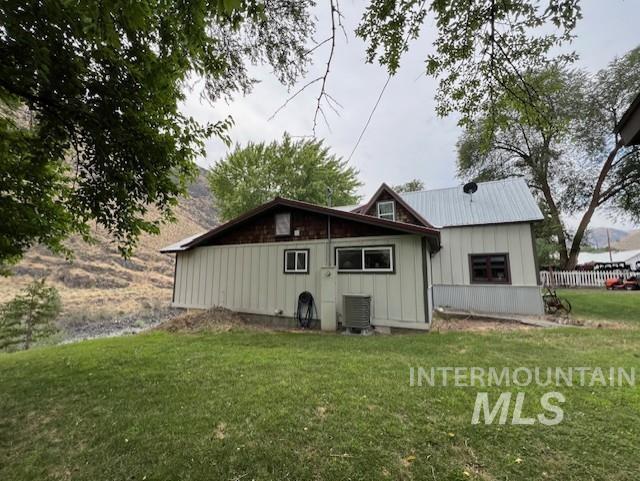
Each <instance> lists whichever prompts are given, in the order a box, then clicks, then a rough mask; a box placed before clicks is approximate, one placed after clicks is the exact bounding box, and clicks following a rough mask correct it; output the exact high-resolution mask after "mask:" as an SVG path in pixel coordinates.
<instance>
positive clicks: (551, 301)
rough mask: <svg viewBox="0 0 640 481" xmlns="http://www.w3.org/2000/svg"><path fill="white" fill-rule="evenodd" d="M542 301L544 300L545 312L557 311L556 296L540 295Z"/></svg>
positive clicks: (552, 312) (553, 312)
mask: <svg viewBox="0 0 640 481" xmlns="http://www.w3.org/2000/svg"><path fill="white" fill-rule="evenodd" d="M542 301H543V302H544V310H545V312H546V313H547V314H555V313H556V312H558V301H557V297H555V296H554V295H552V294H546V295H544V296H542Z"/></svg>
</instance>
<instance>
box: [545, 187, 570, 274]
mask: <svg viewBox="0 0 640 481" xmlns="http://www.w3.org/2000/svg"><path fill="white" fill-rule="evenodd" d="M541 188H542V195H543V196H544V200H545V201H546V203H547V206H548V207H549V213H550V214H551V218H552V219H553V222H554V224H555V225H554V227H553V233H554V234H555V235H556V237H557V243H558V253H559V254H560V267H561V268H565V266H566V265H567V262H568V260H569V255H568V252H567V237H566V235H565V233H564V227H563V226H562V219H561V218H560V211H559V210H558V206H557V205H556V201H555V200H554V199H553V195H552V194H551V187H550V186H549V183H548V182H547V180H546V179H543V181H542V182H541Z"/></svg>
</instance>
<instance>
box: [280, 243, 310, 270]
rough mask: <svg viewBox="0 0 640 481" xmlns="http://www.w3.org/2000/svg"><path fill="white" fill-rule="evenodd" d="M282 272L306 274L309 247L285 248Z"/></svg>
mask: <svg viewBox="0 0 640 481" xmlns="http://www.w3.org/2000/svg"><path fill="white" fill-rule="evenodd" d="M284 272H285V273H287V274H307V273H308V272H309V249H300V250H294V249H287V250H285V251H284Z"/></svg>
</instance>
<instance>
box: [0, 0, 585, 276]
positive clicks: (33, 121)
mask: <svg viewBox="0 0 640 481" xmlns="http://www.w3.org/2000/svg"><path fill="white" fill-rule="evenodd" d="M313 6H314V2H313V1H312V0H306V1H305V0H263V1H260V0H197V1H192V2H175V1H169V0H167V1H155V0H139V1H135V2H130V1H122V0H109V1H103V0H101V1H98V0H86V1H82V2H78V1H76V2H59V1H47V2H42V1H36V0H28V1H18V0H2V1H0V218H2V219H3V222H2V223H1V224H0V268H2V267H3V266H6V265H7V264H8V263H10V262H14V261H16V260H17V259H19V258H20V256H21V255H22V254H23V253H24V251H25V250H26V249H28V248H29V247H30V246H32V245H33V244H34V243H38V242H39V243H42V244H45V245H47V246H49V247H51V248H53V249H54V250H61V249H62V241H63V240H64V238H65V237H66V236H67V235H69V234H70V233H73V232H80V233H81V234H85V235H86V234H87V232H88V229H87V225H88V223H89V222H92V221H95V222H97V223H98V224H99V225H101V226H103V227H105V228H106V229H107V230H108V231H109V232H110V233H111V234H112V235H113V236H114V238H115V239H116V241H117V242H118V245H119V246H120V248H121V250H122V252H123V253H125V254H126V253H128V252H129V251H130V249H131V247H132V246H133V245H134V244H135V242H136V239H137V238H138V236H139V235H140V234H141V233H142V232H157V230H158V226H159V224H160V223H161V222H164V221H166V220H169V219H171V217H172V210H171V209H172V206H173V205H175V203H176V199H177V197H178V196H179V195H180V194H181V193H183V192H184V191H185V185H186V184H187V182H188V181H189V178H190V176H191V175H192V174H193V173H194V170H195V164H194V159H195V158H196V157H198V156H199V155H201V154H202V153H203V148H204V147H203V146H204V141H205V139H207V138H208V137H210V136H212V135H213V136H217V137H218V138H220V139H221V140H224V141H229V138H228V136H227V135H228V134H227V133H228V128H229V126H230V121H229V120H228V119H218V121H217V122H214V123H212V124H209V125H201V124H199V123H198V122H196V121H194V120H193V119H192V118H189V117H187V116H185V115H184V114H183V113H181V111H180V109H179V104H180V102H181V101H182V100H183V99H184V91H185V88H186V87H188V86H190V85H201V86H203V92H202V93H203V96H204V97H205V98H206V99H207V100H210V101H211V100H216V99H219V98H221V97H229V96H231V95H233V94H235V93H246V92H248V91H249V90H250V89H251V87H252V85H253V83H254V81H253V79H252V78H251V77H250V75H249V74H248V73H247V67H246V65H247V64H248V63H267V64H270V65H271V66H272V67H273V72H274V73H275V75H276V76H277V77H278V79H279V80H281V81H282V82H283V83H285V84H288V85H291V84H293V82H294V81H295V80H296V79H297V78H299V77H300V76H301V75H302V74H303V73H304V72H305V68H306V66H307V64H308V62H310V60H311V57H312V54H313V55H322V54H323V53H322V51H321V47H324V48H328V49H329V50H328V51H329V53H328V60H327V62H326V69H325V71H324V74H323V75H320V76H319V77H317V78H315V79H312V80H308V79H307V80H305V87H306V86H310V85H315V84H316V83H318V84H319V85H320V93H319V95H318V97H317V99H318V105H317V108H316V109H315V116H316V118H317V116H318V114H319V113H320V114H322V115H324V112H323V105H325V106H326V104H330V105H331V106H332V107H334V108H335V105H336V102H335V99H333V98H332V97H331V96H330V95H329V94H328V93H327V85H328V84H329V82H328V81H327V77H328V75H329V72H330V67H331V59H332V58H333V53H334V50H335V47H336V31H339V27H340V26H341V25H342V21H341V18H342V17H341V13H340V11H339V6H338V2H337V0H329V1H328V2H327V3H321V4H319V5H318V8H327V9H330V13H331V23H330V27H329V29H328V32H329V34H328V35H329V36H328V38H325V39H322V37H320V38H319V39H318V40H316V41H314V40H312V34H313V33H314V32H315V25H314V19H315V16H314V12H313V11H312V7H313ZM429 15H432V16H433V19H434V20H435V25H436V32H435V34H434V37H433V39H432V41H433V44H434V46H435V53H434V54H433V55H431V56H429V57H428V59H427V60H428V62H427V73H428V74H430V75H435V76H438V77H439V78H440V79H441V83H440V90H439V93H438V99H439V104H438V105H439V108H438V110H439V112H440V113H441V114H445V113H448V112H450V111H452V110H458V111H460V112H462V114H463V116H462V118H463V119H467V118H469V117H470V116H472V115H473V112H474V108H475V105H476V104H477V103H478V102H479V101H481V100H484V99H486V98H487V96H490V97H491V96H492V95H493V92H494V90H495V88H496V86H497V85H500V84H501V83H502V82H503V80H504V79H505V78H506V77H508V76H510V75H513V74H514V72H518V71H519V70H523V69H524V68H525V67H531V66H534V65H535V66H540V65H543V64H545V62H547V61H548V59H547V58H546V56H547V53H548V52H549V51H550V49H552V48H553V47H555V46H557V45H558V44H560V43H561V42H562V41H564V40H567V39H569V38H570V36H571V32H572V30H573V28H574V26H575V22H576V20H577V19H578V18H579V16H580V9H579V8H578V0H543V1H538V0H511V1H509V2H498V1H494V0H464V1H459V2H447V1H442V0H431V1H430V2H427V1H426V0H400V1H397V2H389V1H388V0H371V1H370V2H369V4H368V6H367V7H366V13H365V15H364V17H363V19H362V21H361V23H360V26H359V28H358V29H357V32H356V33H357V35H359V36H360V37H362V38H363V39H364V40H365V41H366V42H367V44H368V60H369V61H373V60H374V59H375V58H379V60H380V62H381V63H382V64H384V65H386V66H387V67H388V70H389V72H390V74H393V73H395V72H396V70H397V68H398V65H399V61H400V57H401V55H402V53H403V52H404V51H405V50H406V49H407V45H408V40H409V39H410V38H411V37H415V36H417V35H418V33H419V31H420V27H421V25H422V23H423V22H424V21H425V19H426V18H428V17H429ZM545 26H553V27H554V28H552V29H545V28H543V27H545ZM314 42H315V43H314ZM570 57H571V56H570V55H569V58H570ZM198 79H203V82H200V83H198V82H197V80H198ZM305 87H303V89H304V88H305ZM514 88H516V89H517V91H518V92H519V93H520V94H521V95H526V94H527V93H529V88H528V86H527V85H526V83H523V82H520V83H517V84H515V87H514ZM296 95H297V93H294V94H293V96H294V97H295V96H296ZM240 120H241V119H240ZM314 124H315V122H314ZM150 208H153V210H155V211H157V212H159V213H160V216H159V217H158V218H157V219H156V220H154V221H150V220H149V217H148V215H147V214H148V210H149V209H150Z"/></svg>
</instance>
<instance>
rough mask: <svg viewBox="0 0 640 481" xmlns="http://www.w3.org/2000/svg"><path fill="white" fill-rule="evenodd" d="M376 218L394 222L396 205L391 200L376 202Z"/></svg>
mask: <svg viewBox="0 0 640 481" xmlns="http://www.w3.org/2000/svg"><path fill="white" fill-rule="evenodd" d="M376 205H377V209H378V217H379V218H380V219H386V220H396V203H395V202H394V201H392V200H384V201H381V202H378V203H377V204H376Z"/></svg>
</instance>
